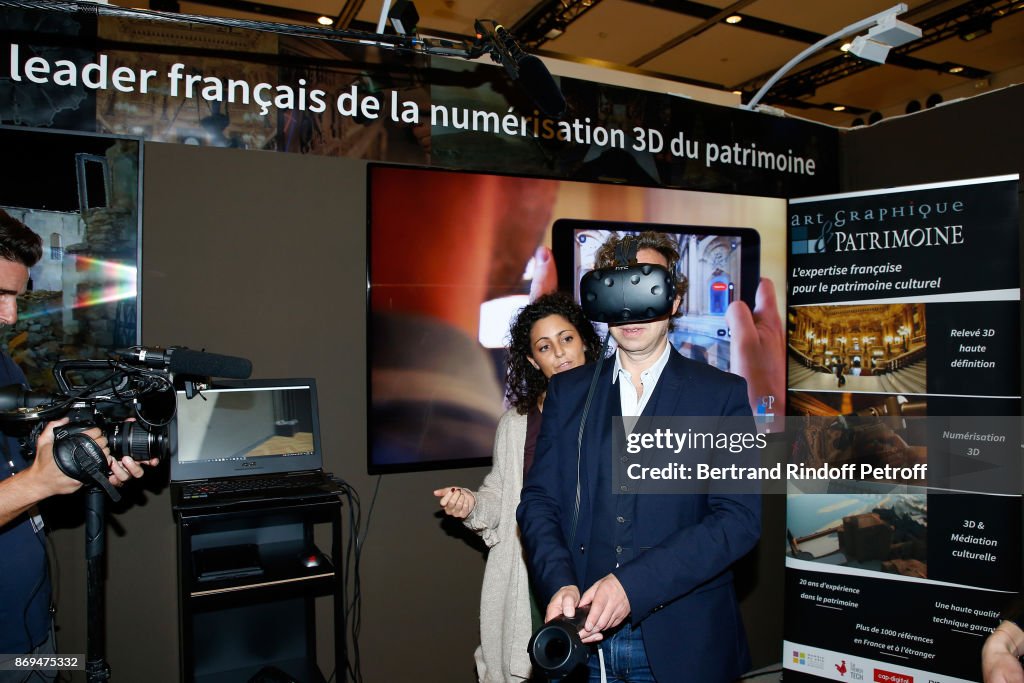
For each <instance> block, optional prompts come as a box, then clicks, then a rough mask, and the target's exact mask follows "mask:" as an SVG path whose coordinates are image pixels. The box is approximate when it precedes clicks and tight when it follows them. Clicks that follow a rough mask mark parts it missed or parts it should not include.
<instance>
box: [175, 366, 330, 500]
mask: <svg viewBox="0 0 1024 683" xmlns="http://www.w3.org/2000/svg"><path fill="white" fill-rule="evenodd" d="M176 404H177V410H176V413H175V417H174V422H173V424H172V425H171V429H170V441H171V506H172V508H173V509H174V510H176V511H182V510H201V509H206V508H226V507H233V506H241V505H248V504H254V503H262V502H274V503H280V502H303V501H312V500H322V499H325V498H330V497H336V496H337V493H338V491H339V490H340V486H339V485H338V484H337V483H335V481H334V480H333V478H332V477H331V476H329V475H327V474H326V473H324V471H323V469H322V467H323V456H322V452H321V450H320V420H319V416H318V414H317V400H316V381H315V380H313V379H312V378H304V379H262V380H252V379H250V380H218V381H217V382H216V383H215V384H213V385H212V386H211V388H208V389H205V390H203V391H202V392H200V393H199V394H197V395H195V396H193V397H192V398H188V396H187V394H186V392H185V391H178V392H177V396H176Z"/></svg>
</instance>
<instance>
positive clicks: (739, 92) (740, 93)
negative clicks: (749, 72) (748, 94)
mask: <svg viewBox="0 0 1024 683" xmlns="http://www.w3.org/2000/svg"><path fill="white" fill-rule="evenodd" d="M732 94H733V95H742V94H743V91H742V90H733V91H732Z"/></svg>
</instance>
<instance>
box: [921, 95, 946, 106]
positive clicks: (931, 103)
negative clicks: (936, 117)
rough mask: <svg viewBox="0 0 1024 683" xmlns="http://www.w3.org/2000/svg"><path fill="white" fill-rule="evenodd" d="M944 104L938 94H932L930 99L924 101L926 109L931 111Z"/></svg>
mask: <svg viewBox="0 0 1024 683" xmlns="http://www.w3.org/2000/svg"><path fill="white" fill-rule="evenodd" d="M940 104H942V95H940V94H939V93H937V92H934V93H932V94H931V95H929V96H928V99H927V100H925V101H924V106H925V108H926V109H931V108H932V107H934V106H937V105H940Z"/></svg>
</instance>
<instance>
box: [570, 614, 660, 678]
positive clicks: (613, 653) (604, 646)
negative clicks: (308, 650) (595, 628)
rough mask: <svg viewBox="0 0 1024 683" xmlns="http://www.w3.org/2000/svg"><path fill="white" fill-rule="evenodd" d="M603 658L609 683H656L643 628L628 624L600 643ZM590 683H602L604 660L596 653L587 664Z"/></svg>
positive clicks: (625, 623)
mask: <svg viewBox="0 0 1024 683" xmlns="http://www.w3.org/2000/svg"><path fill="white" fill-rule="evenodd" d="M598 645H599V646H600V649H601V651H602V652H603V654H604V671H605V676H606V679H605V680H607V681H608V683H656V682H655V680H654V674H652V673H651V665H650V664H648V662H647V651H646V650H645V649H644V639H643V636H642V635H641V633H640V628H639V627H637V628H633V625H632V624H630V623H629V622H628V621H625V622H623V623H622V625H621V626H620V627H619V629H618V630H617V631H615V632H614V633H612V634H611V636H608V635H606V636H605V639H604V640H602V641H601V642H600V643H598ZM587 669H588V673H589V674H590V678H589V681H590V683H601V656H600V655H599V654H598V653H597V652H596V651H595V652H593V653H592V654H591V655H590V659H589V660H587Z"/></svg>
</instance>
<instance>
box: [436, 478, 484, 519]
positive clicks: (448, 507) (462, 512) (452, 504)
mask: <svg viewBox="0 0 1024 683" xmlns="http://www.w3.org/2000/svg"><path fill="white" fill-rule="evenodd" d="M434 495H435V496H437V497H438V498H440V499H441V500H440V501H439V502H440V504H441V507H443V508H444V512H445V514H446V515H451V516H452V517H456V518H458V519H465V518H466V517H469V513H471V512H472V511H473V508H475V507H476V496H474V495H473V492H472V491H470V490H469V489H464V488H461V487H458V486H449V487H447V488H443V489H437V490H436V491H434Z"/></svg>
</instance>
